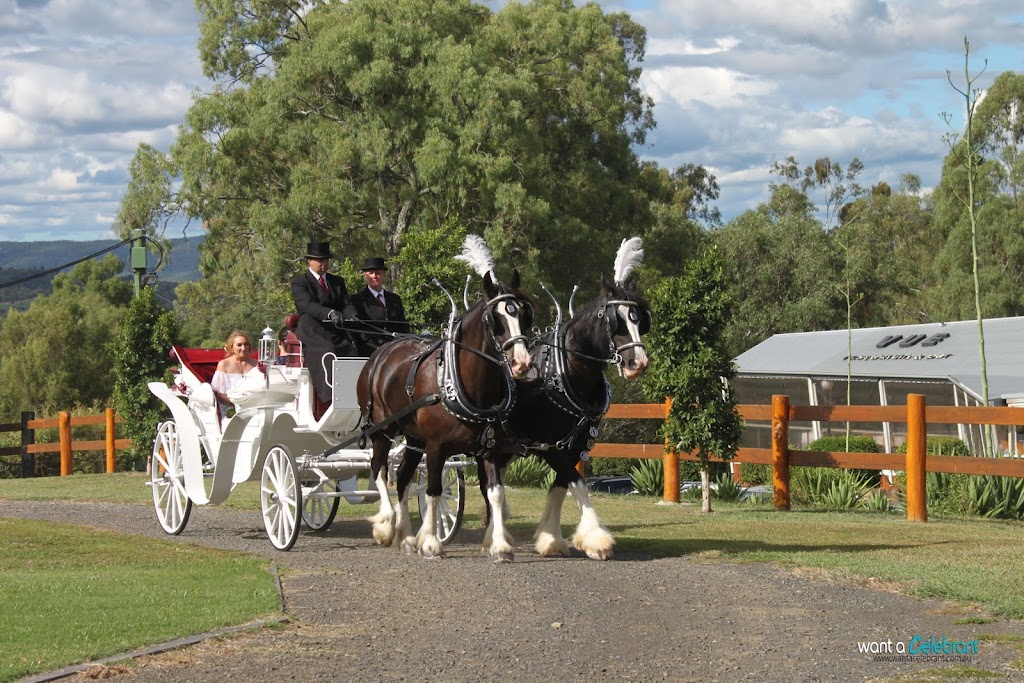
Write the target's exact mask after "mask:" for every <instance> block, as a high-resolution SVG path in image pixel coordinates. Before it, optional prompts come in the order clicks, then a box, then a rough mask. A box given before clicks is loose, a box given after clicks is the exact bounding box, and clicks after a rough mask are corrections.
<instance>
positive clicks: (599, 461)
mask: <svg viewBox="0 0 1024 683" xmlns="http://www.w3.org/2000/svg"><path fill="white" fill-rule="evenodd" d="M641 462H642V461H641V460H637V459H630V458H591V459H590V462H588V463H587V474H588V475H590V476H592V477H624V476H626V475H627V474H629V473H630V472H631V471H632V470H633V468H634V467H637V466H638V465H639V464H640V463H641Z"/></svg>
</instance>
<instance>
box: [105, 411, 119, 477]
mask: <svg viewBox="0 0 1024 683" xmlns="http://www.w3.org/2000/svg"><path fill="white" fill-rule="evenodd" d="M106 418H107V433H106V437H107V474H113V473H114V472H116V471H117V460H116V457H115V454H114V439H115V438H117V433H116V432H115V431H114V409H113V408H107V411H106Z"/></svg>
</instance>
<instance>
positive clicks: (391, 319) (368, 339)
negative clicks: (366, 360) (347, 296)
mask: <svg viewBox="0 0 1024 683" xmlns="http://www.w3.org/2000/svg"><path fill="white" fill-rule="evenodd" d="M352 307H353V308H354V309H355V311H356V317H357V318H359V319H360V320H364V321H366V322H367V323H368V325H366V326H364V329H365V330H366V332H364V333H363V334H360V335H358V336H357V339H356V345H357V348H358V349H359V355H360V356H369V355H370V354H371V353H373V351H374V349H376V348H377V347H378V346H380V345H381V344H383V343H385V342H388V341H391V339H393V337H388V336H386V335H382V334H379V333H377V332H378V331H379V330H384V331H385V332H397V333H401V334H404V333H407V332H408V331H409V323H408V322H407V321H406V319H405V306H403V305H402V298H401V297H400V296H398V295H397V294H395V293H394V292H390V291H387V290H385V292H384V306H381V305H380V302H379V301H377V298H376V297H374V296H373V292H371V291H370V288H369V287H363V288H362V289H360V290H359V291H358V292H356V293H355V294H353V295H352Z"/></svg>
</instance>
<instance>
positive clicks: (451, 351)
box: [358, 293, 525, 456]
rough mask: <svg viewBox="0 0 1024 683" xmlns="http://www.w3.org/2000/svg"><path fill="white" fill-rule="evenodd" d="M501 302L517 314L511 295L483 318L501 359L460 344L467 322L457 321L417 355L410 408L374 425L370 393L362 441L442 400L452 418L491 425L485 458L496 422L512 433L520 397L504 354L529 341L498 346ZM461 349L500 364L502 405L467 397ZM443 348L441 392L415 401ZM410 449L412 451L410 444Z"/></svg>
mask: <svg viewBox="0 0 1024 683" xmlns="http://www.w3.org/2000/svg"><path fill="white" fill-rule="evenodd" d="M501 301H506V304H505V305H506V310H507V311H508V313H509V315H517V307H516V301H515V295H514V294H510V293H504V294H499V295H498V296H496V297H494V298H493V299H490V300H489V301H487V303H486V304H484V309H483V315H482V317H483V324H484V329H485V330H486V331H487V337H489V340H490V342H491V345H492V346H493V347H494V349H495V350H496V351H498V358H497V359H495V358H493V357H491V356H489V355H487V354H486V353H484V352H482V351H480V350H478V349H474V348H472V347H469V346H465V345H463V344H462V343H461V341H460V338H461V333H462V322H463V321H462V320H461V319H459V320H456V321H454V322H453V323H452V325H451V328H450V329H449V331H448V332H449V333H448V334H444V335H443V336H442V337H441V338H440V339H434V340H432V341H431V343H430V344H428V345H427V346H426V347H425V348H423V349H422V350H421V351H420V352H419V353H418V354H417V355H416V358H415V359H413V362H412V365H411V366H410V367H409V373H408V375H407V377H406V380H405V392H406V394H407V395H408V396H409V401H410V403H409V405H408V406H406V407H404V408H403V409H401V410H399V411H398V412H396V413H394V414H393V415H391V416H390V417H389V418H388V419H386V420H385V421H383V422H381V423H378V424H374V423H372V422H370V414H371V412H372V409H373V398H372V392H370V394H371V395H370V397H369V398H368V399H367V403H366V412H365V413H364V416H365V417H364V421H363V424H361V425H360V435H359V437H358V438H360V439H361V440H362V441H363V442H364V443H365V439H366V437H367V436H368V435H369V434H372V433H373V432H376V431H379V430H381V429H383V428H384V427H386V426H387V425H389V424H391V423H393V422H396V421H398V420H400V419H402V418H403V417H405V416H406V415H409V414H411V413H413V412H415V411H417V410H419V409H420V408H423V407H425V406H428V405H433V404H436V403H437V402H438V401H440V402H441V404H442V405H443V406H444V408H445V410H446V411H447V412H448V413H449V414H450V415H451V416H452V417H455V418H456V419H458V420H461V421H463V422H470V423H473V424H485V423H486V424H487V427H486V428H484V429H483V430H482V432H481V434H480V439H479V441H480V452H479V453H477V454H476V455H478V456H481V455H484V454H485V453H486V452H487V451H489V450H490V449H492V448H494V445H495V442H496V432H495V423H499V425H500V427H501V428H502V429H503V430H504V431H506V432H507V431H508V428H507V417H508V414H509V412H510V411H511V410H512V406H513V404H514V403H515V396H516V393H515V383H514V382H513V380H512V371H511V369H510V368H509V366H508V359H507V358H506V357H505V355H504V351H505V350H506V349H508V348H509V347H510V346H511V345H513V344H515V343H516V341H518V340H520V339H523V340H525V336H523V335H517V336H514V337H511V338H510V339H508V340H506V341H505V343H504V344H499V343H498V340H497V338H496V337H495V336H494V334H493V332H492V331H491V330H492V328H493V326H494V318H493V317H492V316H491V307H492V306H493V305H496V304H497V303H499V302H501ZM459 348H461V349H462V350H464V351H468V352H470V353H474V354H476V355H478V356H480V357H481V358H483V359H485V360H487V361H489V362H492V363H497V364H498V365H499V366H500V367H501V369H502V378H503V379H504V380H505V394H504V396H503V397H502V399H501V400H500V401H499V402H498V403H496V404H494V405H492V406H489V407H481V406H477V405H475V404H474V403H473V402H472V400H471V399H470V398H469V396H468V395H467V394H466V388H465V384H464V383H463V381H462V376H461V375H460V373H459V367H458V357H457V355H456V352H457V350H458V349H459ZM439 349H440V353H439V354H438V356H437V366H438V367H437V386H438V388H439V390H438V391H437V392H434V393H431V394H427V395H426V396H422V397H420V398H419V399H417V400H416V401H413V400H412V397H413V394H414V393H415V390H416V375H417V374H418V373H419V369H420V367H421V366H422V365H423V363H424V362H426V360H427V358H429V357H430V356H431V355H433V354H434V353H435V352H436V351H438V350H439ZM380 360H381V356H380V355H378V356H377V357H376V358H375V359H374V364H373V366H371V368H370V377H369V384H370V386H372V385H373V378H374V375H375V374H376V372H377V369H378V367H379V365H380ZM406 447H407V448H412V447H411V446H408V445H407V446H406Z"/></svg>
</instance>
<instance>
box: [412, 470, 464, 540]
mask: <svg viewBox="0 0 1024 683" xmlns="http://www.w3.org/2000/svg"><path fill="white" fill-rule="evenodd" d="M416 491H418V495H417V497H416V502H417V504H418V505H419V513H420V520H421V521H422V520H423V514H424V513H425V512H426V510H427V472H426V469H424V468H423V467H420V468H419V469H417V470H416ZM465 511H466V475H465V474H464V473H463V471H462V468H461V467H445V468H444V469H443V470H442V471H441V500H440V501H439V502H438V506H437V520H436V522H437V523H436V524H435V527H434V533H435V535H436V536H437V540H439V541H440V542H441V543H447V542H448V541H450V540H451V539H452V538H453V537H454V536H455V534H457V533H459V529H460V528H462V515H463V513H464V512H465Z"/></svg>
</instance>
